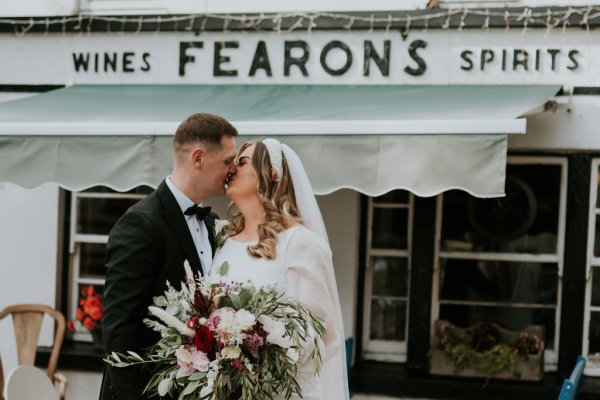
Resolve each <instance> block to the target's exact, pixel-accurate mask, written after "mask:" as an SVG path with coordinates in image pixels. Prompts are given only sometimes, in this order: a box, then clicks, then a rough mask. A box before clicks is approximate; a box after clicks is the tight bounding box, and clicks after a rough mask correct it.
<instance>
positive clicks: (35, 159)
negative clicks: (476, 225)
mask: <svg viewBox="0 0 600 400" xmlns="http://www.w3.org/2000/svg"><path fill="white" fill-rule="evenodd" d="M558 89H559V87H557V86H540V85H530V86H526V85H525V86H383V85H372V86H343V85H102V86H100V85H85V86H73V87H69V88H65V89H59V90H55V91H52V92H48V93H44V94H41V95H37V96H33V97H29V98H26V99H21V100H15V101H11V102H7V103H3V104H0V181H10V182H14V183H17V184H19V185H21V186H24V187H34V186H37V185H40V184H42V183H46V182H56V183H58V184H60V185H61V186H63V187H65V188H67V189H70V190H81V189H84V188H87V187H90V186H96V185H106V186H109V187H112V188H114V189H118V190H127V189H130V188H132V187H135V186H138V185H142V184H145V185H150V186H157V185H158V184H159V183H160V181H161V180H162V179H164V177H165V176H166V175H167V174H169V172H170V170H171V167H172V154H171V139H172V135H173V133H174V132H175V129H176V128H177V126H178V124H179V122H180V121H182V120H183V119H184V118H185V117H187V116H188V115H190V114H193V113H195V112H210V113H215V114H219V115H222V116H224V117H225V118H227V119H228V120H230V121H231V122H232V123H233V124H234V125H235V126H236V127H237V128H238V130H239V132H240V134H241V135H242V138H241V140H246V139H249V138H260V137H265V136H277V137H279V139H280V140H281V141H283V142H285V143H287V144H289V145H290V146H291V147H292V148H294V149H295V150H296V151H297V152H298V154H299V155H300V157H301V158H302V160H303V161H304V164H305V166H306V169H307V172H308V174H309V176H310V178H311V180H312V182H313V185H314V188H315V192H316V193H318V194H325V193H330V192H333V191H335V190H337V189H340V188H352V189H355V190H357V191H360V192H362V193H365V194H368V195H380V194H383V193H386V192H388V191H389V190H392V189H407V190H410V191H412V192H413V193H415V194H417V195H420V196H432V195H435V194H438V193H440V192H443V191H445V190H449V189H461V190H465V191H467V192H469V193H471V194H473V195H475V196H478V197H496V196H502V195H503V194H504V177H505V166H506V165H505V164H506V148H507V135H508V134H513V133H524V132H525V120H524V119H517V117H519V116H520V115H522V114H523V113H525V112H527V111H529V110H531V109H532V108H535V107H536V106H539V105H541V104H543V103H544V102H545V101H546V100H547V99H548V98H549V97H551V96H552V95H553V94H555V93H556V92H557V91H558ZM241 140H240V142H241Z"/></svg>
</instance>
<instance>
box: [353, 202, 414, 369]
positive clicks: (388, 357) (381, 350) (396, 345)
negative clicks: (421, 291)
mask: <svg viewBox="0 0 600 400" xmlns="http://www.w3.org/2000/svg"><path fill="white" fill-rule="evenodd" d="M407 195H408V203H375V202H374V201H373V199H374V198H373V197H370V196H369V197H368V203H367V226H366V229H367V235H366V239H367V240H366V243H365V257H366V258H365V265H364V266H363V267H364V268H365V282H364V290H365V292H364V297H363V298H364V304H363V316H364V318H363V321H364V324H363V332H362V338H363V340H362V349H363V357H364V358H365V359H367V360H373V361H386V362H406V352H407V347H408V346H407V342H408V330H409V329H408V321H409V310H410V274H411V248H412V234H413V215H414V195H413V194H412V193H410V192H408V193H407ZM376 207H377V208H391V209H407V210H408V216H407V223H408V226H407V242H406V250H394V249H380V248H373V247H372V246H371V245H372V239H373V211H374V209H375V208H376ZM373 257H398V258H404V259H406V262H407V273H408V277H407V278H408V279H407V282H408V287H407V292H406V323H405V334H404V338H405V340H404V341H396V340H394V341H392V340H371V339H369V337H370V333H371V300H372V298H373V296H372V289H373V277H372V275H373ZM387 297H389V296H387ZM398 299H404V297H398Z"/></svg>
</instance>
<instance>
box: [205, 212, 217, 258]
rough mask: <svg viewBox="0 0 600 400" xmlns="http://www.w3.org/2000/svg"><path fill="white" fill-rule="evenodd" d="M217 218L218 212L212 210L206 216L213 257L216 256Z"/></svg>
mask: <svg viewBox="0 0 600 400" xmlns="http://www.w3.org/2000/svg"><path fill="white" fill-rule="evenodd" d="M216 218H217V214H215V213H213V212H211V213H208V215H207V216H206V218H204V223H205V224H206V230H208V241H209V242H210V248H211V249H212V254H213V258H214V256H215V250H216V246H215V219H216Z"/></svg>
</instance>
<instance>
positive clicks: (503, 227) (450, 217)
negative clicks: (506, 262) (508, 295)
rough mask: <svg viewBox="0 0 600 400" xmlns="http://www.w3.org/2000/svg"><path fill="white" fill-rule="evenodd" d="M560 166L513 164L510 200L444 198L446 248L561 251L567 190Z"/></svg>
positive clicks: (508, 182)
mask: <svg viewBox="0 0 600 400" xmlns="http://www.w3.org/2000/svg"><path fill="white" fill-rule="evenodd" d="M560 178H561V166H559V165H508V166H507V174H506V196H505V197H502V198H494V199H478V198H475V197H472V196H470V195H469V194H467V193H465V192H462V191H449V192H446V193H445V194H444V205H443V220H442V246H443V247H442V248H443V249H444V250H460V251H480V252H486V251H489V252H508V253H533V254H540V253H556V244H557V236H558V219H559V202H560V190H561V187H560V185H561V179H560Z"/></svg>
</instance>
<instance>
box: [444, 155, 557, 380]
mask: <svg viewBox="0 0 600 400" xmlns="http://www.w3.org/2000/svg"><path fill="white" fill-rule="evenodd" d="M566 166H567V164H566V160H564V159H559V158H520V157H519V158H510V159H509V164H508V166H507V171H506V197H504V198H496V199H477V198H475V197H472V196H470V195H469V194H467V193H465V192H462V191H450V192H447V193H444V194H443V195H441V196H439V198H438V210H437V221H436V259H435V263H436V264H435V271H434V288H433V301H432V319H433V320H436V319H444V320H449V321H450V322H452V323H454V324H456V325H459V326H462V327H466V326H470V325H472V324H474V323H477V322H481V321H485V322H495V323H498V324H499V325H502V326H504V327H505V328H507V329H510V330H520V329H523V328H525V327H526V326H528V325H532V324H535V325H544V326H545V328H546V329H545V331H546V332H545V335H546V352H545V359H546V366H547V367H548V368H549V369H554V368H555V365H556V361H557V355H558V333H559V324H560V320H559V317H560V309H559V308H560V303H559V293H560V288H561V276H562V264H563V243H564V231H565V228H564V227H565V204H566V168H567V167H566Z"/></svg>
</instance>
